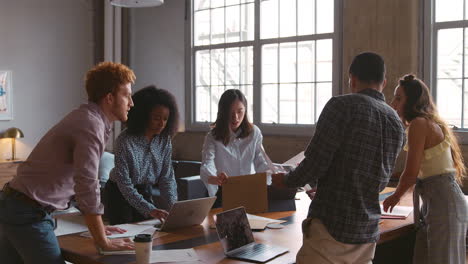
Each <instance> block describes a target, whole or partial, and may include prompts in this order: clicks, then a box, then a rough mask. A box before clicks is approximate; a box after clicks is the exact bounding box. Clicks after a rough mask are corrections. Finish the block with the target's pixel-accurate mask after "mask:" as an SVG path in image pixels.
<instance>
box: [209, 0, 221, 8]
mask: <svg viewBox="0 0 468 264" xmlns="http://www.w3.org/2000/svg"><path fill="white" fill-rule="evenodd" d="M221 6H224V0H211V7H212V8H214V7H221Z"/></svg>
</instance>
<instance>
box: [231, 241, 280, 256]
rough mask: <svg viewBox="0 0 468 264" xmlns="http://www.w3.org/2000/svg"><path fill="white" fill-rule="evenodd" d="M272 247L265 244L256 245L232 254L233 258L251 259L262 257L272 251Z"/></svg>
mask: <svg viewBox="0 0 468 264" xmlns="http://www.w3.org/2000/svg"><path fill="white" fill-rule="evenodd" d="M270 248H272V247H270V246H267V245H264V244H255V245H253V246H252V247H247V248H245V249H243V250H242V251H241V252H237V253H235V254H232V256H233V257H241V258H249V257H254V256H257V255H260V254H262V253H264V252H265V251H267V250H268V249H270Z"/></svg>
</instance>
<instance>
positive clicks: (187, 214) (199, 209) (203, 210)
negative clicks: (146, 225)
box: [154, 196, 216, 231]
mask: <svg viewBox="0 0 468 264" xmlns="http://www.w3.org/2000/svg"><path fill="white" fill-rule="evenodd" d="M215 200H216V196H213V197H206V198H199V199H192V200H184V201H177V202H175V203H174V205H173V206H172V207H171V210H169V215H168V217H167V218H166V221H164V223H160V224H156V225H155V226H154V227H156V228H157V229H158V230H160V231H167V230H173V229H177V228H179V227H187V226H192V225H199V224H201V223H202V222H203V220H205V217H206V216H207V215H208V212H209V211H210V209H211V207H212V206H213V204H214V202H215Z"/></svg>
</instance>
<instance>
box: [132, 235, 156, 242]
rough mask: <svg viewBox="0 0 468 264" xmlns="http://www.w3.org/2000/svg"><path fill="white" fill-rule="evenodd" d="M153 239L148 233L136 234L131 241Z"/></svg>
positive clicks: (148, 240)
mask: <svg viewBox="0 0 468 264" xmlns="http://www.w3.org/2000/svg"><path fill="white" fill-rule="evenodd" d="M152 240H153V236H151V235H150V234H138V235H136V236H135V238H134V239H133V242H151V241H152Z"/></svg>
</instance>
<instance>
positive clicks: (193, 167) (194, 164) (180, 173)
mask: <svg viewBox="0 0 468 264" xmlns="http://www.w3.org/2000/svg"><path fill="white" fill-rule="evenodd" d="M200 166H201V162H200V161H191V160H178V161H177V165H176V166H174V174H175V177H176V179H178V178H183V177H188V176H195V175H200Z"/></svg>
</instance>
